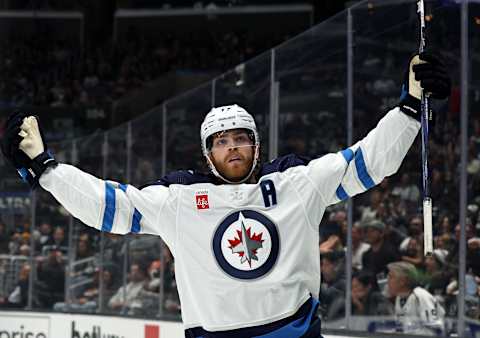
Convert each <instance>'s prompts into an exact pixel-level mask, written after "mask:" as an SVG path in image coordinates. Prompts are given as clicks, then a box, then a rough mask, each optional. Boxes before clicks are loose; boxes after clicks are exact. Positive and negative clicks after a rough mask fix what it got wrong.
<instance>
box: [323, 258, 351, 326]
mask: <svg viewBox="0 0 480 338" xmlns="http://www.w3.org/2000/svg"><path fill="white" fill-rule="evenodd" d="M320 269H321V272H322V283H321V285H320V304H321V305H322V311H323V312H324V313H323V314H324V315H325V317H326V318H328V320H332V319H335V318H338V317H340V316H341V315H342V308H341V307H339V306H334V305H335V304H336V303H337V302H338V301H337V299H338V298H341V299H345V262H344V252H343V251H332V252H327V253H324V254H323V255H321V256H320Z"/></svg>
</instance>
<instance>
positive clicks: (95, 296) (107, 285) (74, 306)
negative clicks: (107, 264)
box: [53, 268, 114, 312]
mask: <svg viewBox="0 0 480 338" xmlns="http://www.w3.org/2000/svg"><path fill="white" fill-rule="evenodd" d="M99 290H100V269H96V270H95V274H94V276H93V281H92V282H91V284H90V285H89V286H88V287H87V288H86V289H85V290H84V291H83V292H82V294H81V295H80V297H78V298H76V299H74V300H73V302H72V303H71V304H66V303H64V302H59V303H55V305H54V306H53V309H54V310H55V311H67V310H72V311H79V312H95V311H97V310H99V305H100V304H99V303H98V302H99ZM113 293H114V290H113V273H112V271H111V269H106V268H105V269H104V270H103V302H104V304H103V305H104V307H105V306H106V305H107V303H108V300H109V299H110V297H111V296H112V295H113Z"/></svg>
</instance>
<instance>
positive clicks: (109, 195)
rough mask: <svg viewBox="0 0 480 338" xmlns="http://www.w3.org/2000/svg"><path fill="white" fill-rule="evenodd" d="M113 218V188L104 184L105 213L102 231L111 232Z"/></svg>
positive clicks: (108, 184)
mask: <svg viewBox="0 0 480 338" xmlns="http://www.w3.org/2000/svg"><path fill="white" fill-rule="evenodd" d="M114 217H115V188H114V187H113V185H112V184H111V183H108V182H105V211H104V213H103V223H102V231H108V232H110V231H112V227H113V219H114Z"/></svg>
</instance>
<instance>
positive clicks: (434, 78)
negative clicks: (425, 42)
mask: <svg viewBox="0 0 480 338" xmlns="http://www.w3.org/2000/svg"><path fill="white" fill-rule="evenodd" d="M422 88H423V89H424V90H425V93H428V94H429V95H430V97H431V98H434V99H440V100H443V99H446V98H448V97H449V96H450V90H451V80H450V76H449V75H448V72H447V69H446V67H445V65H444V63H443V62H442V60H441V59H440V57H438V56H436V55H434V54H433V53H431V52H424V53H422V54H420V55H419V54H415V55H414V56H412V57H411V58H410V60H409V62H408V68H407V70H406V71H405V76H404V79H403V86H402V95H401V96H400V103H399V106H400V109H401V110H402V112H404V113H405V114H407V115H410V116H412V117H414V118H415V119H417V120H418V121H420V120H421V98H422ZM428 116H429V121H431V122H433V114H432V111H431V109H430V112H429V114H428Z"/></svg>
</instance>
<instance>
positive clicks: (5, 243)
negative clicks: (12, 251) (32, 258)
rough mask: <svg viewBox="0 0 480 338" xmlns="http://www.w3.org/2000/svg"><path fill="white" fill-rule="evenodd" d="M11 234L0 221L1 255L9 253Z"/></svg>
mask: <svg viewBox="0 0 480 338" xmlns="http://www.w3.org/2000/svg"><path fill="white" fill-rule="evenodd" d="M9 243H10V234H9V233H8V230H7V226H6V225H5V223H2V222H1V221H0V255H1V254H7V253H8V252H9V248H8V247H9Z"/></svg>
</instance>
